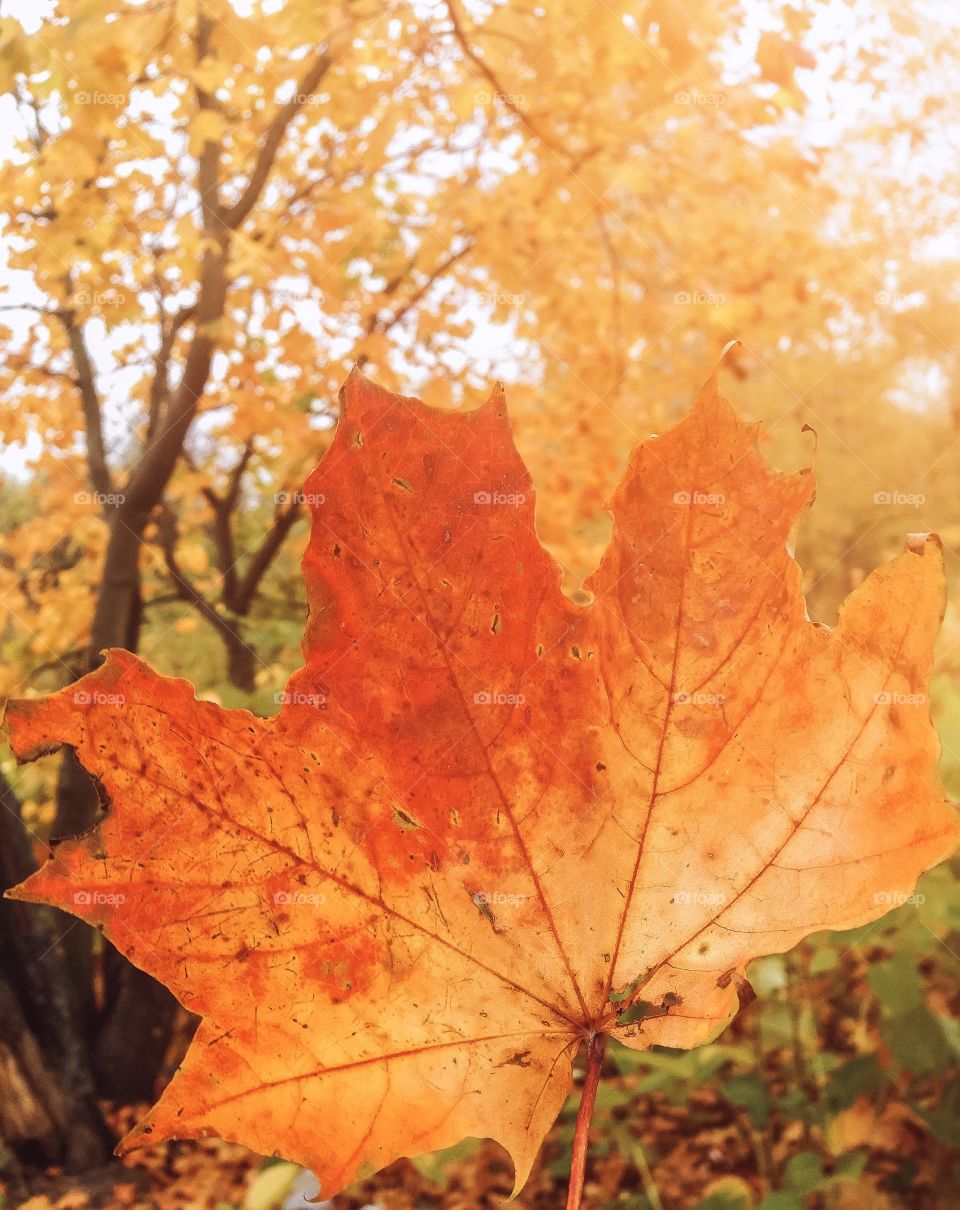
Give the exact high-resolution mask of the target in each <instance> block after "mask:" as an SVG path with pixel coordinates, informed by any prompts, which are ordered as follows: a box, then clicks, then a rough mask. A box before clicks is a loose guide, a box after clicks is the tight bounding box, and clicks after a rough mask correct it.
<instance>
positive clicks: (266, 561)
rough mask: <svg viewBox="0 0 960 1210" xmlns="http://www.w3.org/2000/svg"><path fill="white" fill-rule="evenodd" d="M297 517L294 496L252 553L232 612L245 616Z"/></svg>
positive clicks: (298, 508) (298, 513) (296, 500)
mask: <svg viewBox="0 0 960 1210" xmlns="http://www.w3.org/2000/svg"><path fill="white" fill-rule="evenodd" d="M299 515H300V501H299V499H298V498H297V497H296V496H294V498H293V500H291V502H290V503H289V504H288V505H287V506H286V507H285V508H282V509H280V510H278V512H277V514H276V516H275V517H274V519H273V524H272V525H271V526H270V528H269V529H268V530H267V532H266V534H265V536H264V539H263V541H262V542H261V543H260V545H259V546H258V547H257V549H256V550H255V551H254V552H253V558H252V559H251V560H250V563H249V565H248V567H247V570H246V572H245V573H244V574H243V576H241V577H240V580H239V582H238V584H237V589H236V597H235V603H234V606H233V608H234V612H236V613H239V614H245V613H247V612H248V611H249V609H250V606H251V605H252V604H253V598H254V597H255V596H256V593H257V589H258V588H259V586H260V581H261V580H262V579H263V577H264V576H265V575H266V573H267V571H268V570H269V568H270V565H271V563H273V560H274V559H275V558H276V556H277V554H278V553H279V551H280V547H281V546H282V545H283V543H284V540H285V539H286V536H287V534H288V533H289V532H290V530H291V529H292V528H293V526H294V523H295V522H296V520H297V518H298V516H299Z"/></svg>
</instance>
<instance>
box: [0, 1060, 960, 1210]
mask: <svg viewBox="0 0 960 1210" xmlns="http://www.w3.org/2000/svg"><path fill="white" fill-rule="evenodd" d="M612 1082H613V1083H614V1084H615V1083H616V1079H614V1081H612ZM142 1108H143V1109H145V1108H146V1106H143V1107H142ZM135 1116H136V1111H135V1110H134V1109H131V1108H127V1109H125V1110H123V1111H121V1112H119V1113H114V1114H112V1115H111V1117H112V1124H113V1125H114V1126H115V1127H117V1128H118V1130H119V1129H124V1128H126V1127H127V1126H129V1125H130V1124H132V1121H133V1120H134V1118H135ZM614 1116H615V1117H616V1118H618V1119H620V1120H621V1121H622V1122H624V1124H627V1123H629V1126H628V1127H627V1128H628V1129H629V1131H630V1133H631V1135H632V1136H633V1137H634V1138H635V1139H636V1140H637V1141H638V1142H639V1143H640V1147H639V1148H636V1149H634V1151H633V1156H632V1158H627V1157H626V1156H625V1155H624V1154H623V1150H624V1149H623V1148H620V1147H609V1148H605V1147H604V1139H603V1137H602V1136H601V1137H600V1138H598V1139H597V1146H596V1148H595V1154H594V1155H593V1157H592V1159H591V1164H590V1168H589V1170H588V1178H587V1185H586V1189H585V1196H584V1210H602V1208H606V1207H617V1206H620V1207H625V1208H627V1210H688V1208H693V1207H701V1206H702V1207H705V1208H706V1207H709V1210H728V1208H729V1210H740V1208H741V1207H743V1208H747V1207H751V1206H755V1205H758V1204H759V1203H760V1202H761V1201H762V1200H763V1197H764V1196H765V1194H766V1193H767V1192H769V1189H768V1187H765V1182H764V1178H763V1175H762V1173H761V1171H760V1169H761V1168H762V1166H763V1162H762V1159H761V1158H760V1157H759V1156H758V1151H757V1147H756V1139H755V1134H754V1132H753V1131H752V1129H751V1125H750V1122H749V1119H748V1117H747V1115H746V1114H744V1113H743V1112H742V1111H740V1110H738V1109H736V1108H732V1107H731V1106H730V1105H729V1104H728V1103H727V1102H725V1101H724V1099H723V1098H722V1097H721V1096H719V1095H717V1094H716V1093H715V1092H714V1090H712V1089H710V1088H709V1087H708V1088H704V1089H701V1090H698V1091H697V1092H696V1093H695V1094H694V1096H693V1098H692V1099H691V1102H690V1103H689V1104H688V1105H686V1106H680V1107H678V1106H676V1105H673V1104H670V1103H669V1102H668V1101H667V1100H666V1099H664V1098H662V1097H660V1096H658V1095H656V1094H654V1095H646V1096H642V1097H636V1098H634V1099H632V1100H631V1101H630V1102H629V1103H627V1104H624V1105H621V1106H619V1107H618V1109H617V1110H616V1111H615V1115H614ZM910 1117H911V1115H910V1113H909V1111H907V1110H905V1109H901V1108H898V1107H897V1106H891V1107H890V1108H889V1109H888V1111H887V1113H886V1114H885V1115H884V1120H881V1121H877V1120H876V1118H873V1119H872V1120H871V1122H870V1123H869V1131H868V1137H865V1138H864V1139H863V1141H862V1143H861V1146H862V1148H863V1150H864V1151H865V1153H866V1165H865V1168H864V1170H863V1173H862V1174H861V1176H860V1177H859V1178H858V1179H857V1180H856V1181H855V1182H850V1183H845V1184H840V1185H837V1186H836V1187H834V1188H833V1189H832V1190H830V1191H829V1193H828V1194H817V1195H814V1196H813V1197H812V1198H810V1199H804V1200H803V1201H802V1202H800V1203H797V1204H801V1205H804V1206H810V1207H812V1208H817V1207H821V1206H822V1207H824V1210H956V1208H957V1207H958V1206H960V1191H957V1190H955V1189H954V1190H950V1189H948V1188H944V1187H943V1186H942V1184H941V1185H940V1186H939V1187H938V1181H937V1176H936V1168H935V1165H934V1164H933V1163H932V1160H933V1157H932V1156H931V1157H925V1156H924V1154H923V1142H924V1138H925V1135H924V1133H923V1131H921V1130H918V1129H915V1128H914V1127H913V1125H912V1123H911V1120H910ZM785 1125H786V1129H784V1130H781V1131H778V1129H777V1127H776V1125H775V1124H774V1127H773V1129H772V1130H771V1131H769V1132H768V1133H769V1142H770V1144H771V1145H772V1147H773V1148H774V1149H775V1150H776V1149H780V1150H781V1151H784V1150H785V1151H787V1152H789V1151H795V1150H796V1149H797V1148H798V1147H799V1146H800V1143H801V1141H800V1140H799V1139H796V1138H791V1137H790V1134H791V1130H790V1127H791V1126H795V1125H796V1124H795V1123H788V1124H785ZM863 1125H864V1124H863V1123H860V1124H858V1122H857V1120H856V1115H854V1116H853V1117H851V1119H850V1121H849V1122H848V1123H847V1128H848V1129H849V1130H850V1131H851V1132H852V1133H851V1138H850V1142H851V1143H855V1135H856V1134H857V1132H858V1131H859V1132H860V1133H863ZM605 1150H606V1154H603V1152H604V1151H605ZM565 1152H566V1148H565V1146H564V1143H563V1138H562V1131H561V1137H559V1138H555V1137H554V1136H553V1135H551V1138H550V1139H549V1140H548V1142H547V1144H546V1146H545V1147H544V1151H543V1156H542V1157H541V1161H540V1163H539V1164H538V1165H537V1167H536V1168H535V1170H534V1172H533V1174H532V1176H531V1178H530V1180H529V1182H528V1183H527V1185H526V1187H525V1189H524V1190H523V1192H522V1193H521V1195H520V1196H519V1197H518V1198H517V1200H516V1202H515V1203H513V1204H514V1205H516V1206H517V1207H518V1208H523V1210H557V1208H558V1207H561V1206H562V1205H563V1204H564V1200H565V1178H564V1173H565V1169H566V1164H567V1162H568V1155H567V1154H565ZM647 1155H649V1156H650V1159H651V1162H652V1164H653V1172H651V1169H650V1166H649V1165H648V1164H647V1162H646V1160H645V1158H644V1157H645V1156H647ZM905 1156H909V1157H911V1158H912V1159H913V1161H914V1163H913V1164H912V1168H911V1170H912V1172H913V1173H914V1174H915V1175H914V1179H912V1180H911V1182H910V1185H909V1187H902V1182H899V1184H900V1185H901V1187H898V1178H897V1174H898V1173H899V1172H901V1171H902V1167H903V1162H904V1158H905ZM928 1160H929V1161H930V1162H929V1163H928V1162H927V1161H928ZM263 1172H264V1160H263V1159H262V1157H260V1156H258V1155H255V1154H254V1153H252V1152H250V1151H248V1150H247V1149H245V1148H243V1147H240V1146H238V1145H236V1144H232V1143H225V1142H223V1141H221V1140H219V1139H208V1140H200V1141H184V1142H168V1143H164V1144H159V1145H157V1146H155V1147H151V1148H146V1149H144V1150H142V1151H139V1152H137V1153H135V1154H134V1155H131V1156H128V1157H125V1158H124V1159H123V1160H116V1161H114V1162H112V1163H110V1164H108V1165H105V1166H104V1167H102V1168H98V1169H96V1170H93V1171H90V1172H87V1173H84V1174H82V1175H77V1174H67V1173H64V1172H62V1171H60V1170H58V1169H56V1168H48V1169H45V1170H35V1171H29V1170H25V1169H16V1170H13V1171H8V1172H7V1173H6V1174H0V1207H2V1208H3V1210H8V1208H9V1210H14V1208H16V1210H272V1208H273V1207H275V1206H277V1207H279V1206H286V1207H288V1208H290V1210H294V1208H296V1210H300V1208H302V1207H306V1206H308V1205H310V1204H313V1205H319V1206H323V1207H326V1208H327V1210H380V1208H382V1210H487V1208H489V1210H493V1208H494V1207H496V1206H500V1205H502V1204H503V1202H504V1200H505V1199H506V1198H508V1197H509V1195H510V1191H511V1184H512V1168H511V1165H510V1162H509V1160H508V1158H507V1156H506V1154H505V1153H504V1152H503V1151H502V1150H501V1149H500V1148H499V1147H498V1146H497V1145H496V1144H494V1143H489V1142H484V1143H482V1144H479V1145H477V1146H475V1147H473V1148H470V1149H469V1153H468V1154H465V1155H462V1156H460V1157H459V1158H456V1159H453V1160H451V1161H450V1162H449V1163H448V1164H446V1165H445V1166H444V1168H443V1174H442V1185H441V1184H437V1183H435V1182H434V1181H432V1180H430V1179H428V1177H427V1176H426V1175H425V1174H424V1173H423V1172H421V1171H419V1170H418V1168H417V1167H415V1166H414V1164H412V1163H411V1162H409V1161H406V1160H401V1161H398V1162H397V1163H395V1164H393V1165H391V1166H390V1167H389V1168H388V1169H386V1170H385V1171H383V1172H381V1173H379V1174H378V1175H377V1176H376V1177H373V1178H371V1179H369V1180H367V1181H362V1182H358V1183H357V1184H356V1185H355V1186H354V1187H353V1188H352V1189H351V1190H350V1191H349V1192H347V1193H344V1194H341V1195H340V1196H338V1197H336V1198H334V1199H333V1200H332V1201H330V1202H323V1203H319V1204H318V1203H309V1202H308V1201H306V1200H305V1199H304V1198H303V1197H302V1196H300V1197H297V1196H290V1195H286V1199H285V1200H284V1199H283V1198H281V1200H273V1199H272V1198H271V1191H270V1188H269V1185H270V1182H269V1181H267V1180H264V1177H263ZM4 1175H5V1177H6V1179H5V1180H4ZM818 1199H819V1200H818Z"/></svg>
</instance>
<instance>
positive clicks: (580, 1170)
mask: <svg viewBox="0 0 960 1210" xmlns="http://www.w3.org/2000/svg"><path fill="white" fill-rule="evenodd" d="M606 1045H607V1037H606V1034H600V1033H595V1034H591V1036H590V1041H589V1043H588V1044H587V1074H586V1077H585V1079H584V1081H583V1092H582V1093H581V1094H580V1109H579V1111H578V1113H577V1125H576V1129H575V1130H574V1134H573V1156H572V1158H571V1160H570V1184H569V1186H568V1188H567V1210H580V1199H581V1198H582V1197H583V1179H584V1177H585V1175H586V1171H587V1144H588V1142H589V1136H590V1119H591V1118H592V1117H593V1106H594V1103H595V1102H596V1099H597V1086H598V1085H599V1083H600V1068H601V1067H602V1066H603V1053H604V1051H605V1050H606Z"/></svg>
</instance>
